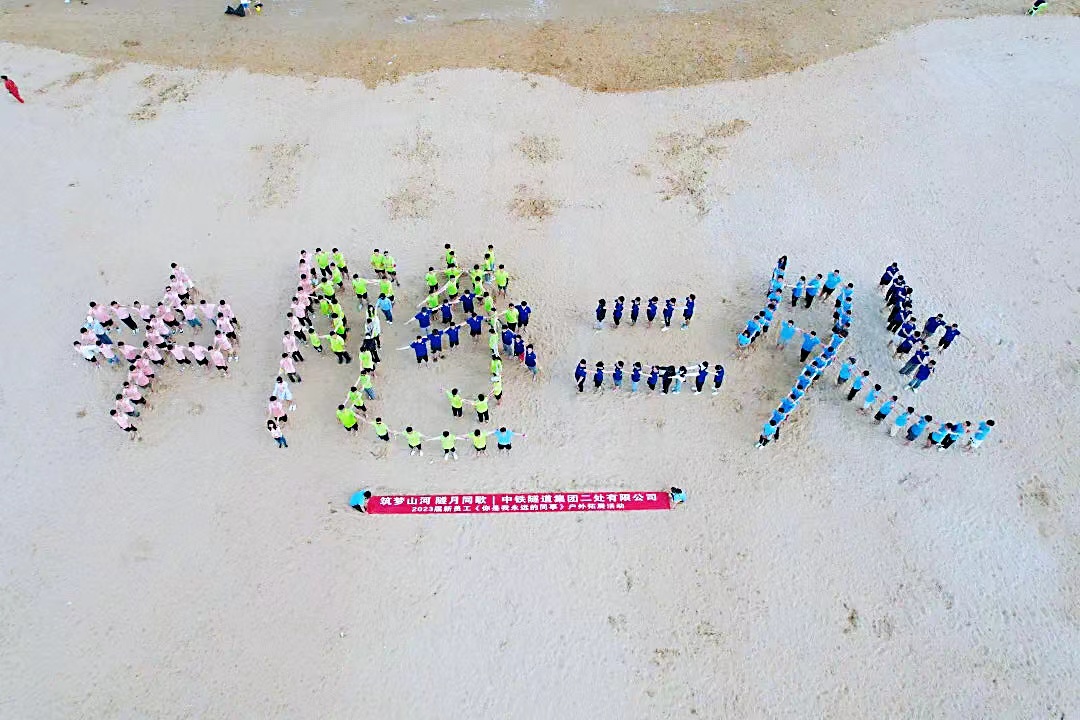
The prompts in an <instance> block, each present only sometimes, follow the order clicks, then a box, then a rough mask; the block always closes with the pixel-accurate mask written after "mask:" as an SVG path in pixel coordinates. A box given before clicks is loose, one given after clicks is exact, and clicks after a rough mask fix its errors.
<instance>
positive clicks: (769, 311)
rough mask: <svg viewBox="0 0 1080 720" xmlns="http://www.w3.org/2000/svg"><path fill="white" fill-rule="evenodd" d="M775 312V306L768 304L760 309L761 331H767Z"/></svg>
mask: <svg viewBox="0 0 1080 720" xmlns="http://www.w3.org/2000/svg"><path fill="white" fill-rule="evenodd" d="M775 314H776V308H775V307H774V306H773V305H772V304H770V305H769V306H768V307H766V308H765V309H764V310H762V311H761V332H762V333H767V332H769V326H770V325H772V320H773V316H774V315H775Z"/></svg>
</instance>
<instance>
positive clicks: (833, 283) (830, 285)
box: [821, 270, 844, 300]
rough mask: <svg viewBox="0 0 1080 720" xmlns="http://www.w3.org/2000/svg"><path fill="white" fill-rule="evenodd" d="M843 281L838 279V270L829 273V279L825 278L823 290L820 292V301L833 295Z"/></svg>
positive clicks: (840, 278)
mask: <svg viewBox="0 0 1080 720" xmlns="http://www.w3.org/2000/svg"><path fill="white" fill-rule="evenodd" d="M843 281H844V278H842V277H840V271H839V270H833V271H832V272H831V273H829V277H827V278H825V289H824V290H822V292H821V299H822V300H824V299H825V298H827V297H829V296H830V295H832V294H833V291H835V290H836V288H837V287H838V286H839V285H840V283H842V282H843Z"/></svg>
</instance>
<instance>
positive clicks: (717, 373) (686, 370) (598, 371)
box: [574, 358, 724, 395]
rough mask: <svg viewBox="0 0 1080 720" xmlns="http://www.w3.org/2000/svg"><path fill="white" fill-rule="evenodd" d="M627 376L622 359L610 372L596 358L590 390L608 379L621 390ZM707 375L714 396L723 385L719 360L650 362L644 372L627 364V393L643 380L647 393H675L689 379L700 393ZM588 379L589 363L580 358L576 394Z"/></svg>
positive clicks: (638, 386)
mask: <svg viewBox="0 0 1080 720" xmlns="http://www.w3.org/2000/svg"><path fill="white" fill-rule="evenodd" d="M626 375H627V373H626V363H625V362H624V361H622V360H618V361H616V362H615V364H614V365H613V366H612V370H611V372H610V373H608V370H607V367H606V365H605V364H604V362H603V361H602V360H601V361H597V363H596V364H595V365H594V366H593V371H592V381H593V389H594V390H595V391H598V390H602V389H603V388H604V386H605V385H607V382H608V379H609V378H610V381H611V388H612V389H613V390H621V389H622V388H623V386H624V385H623V383H624V381H625V380H626ZM710 375H711V377H712V394H713V395H716V394H717V393H719V392H720V387H721V386H722V385H723V384H724V366H723V365H721V364H720V363H716V364H715V365H710V363H709V362H708V361H706V360H703V361H701V362H699V363H697V364H695V365H680V366H678V367H676V366H674V365H650V366H649V371H648V374H646V373H645V370H644V365H643V364H642V363H640V362H635V363H634V364H633V365H632V366H631V367H630V373H629V376H630V378H629V379H630V383H629V384H630V392H632V393H636V392H637V391H638V390H639V388H640V387H641V383H642V380H644V382H645V387H647V388H648V389H649V391H650V392H655V391H656V389H657V387H659V388H660V392H661V393H662V394H664V395H667V394H669V393H670V394H673V395H677V394H678V393H680V392H682V386H683V384H684V383H690V382H692V383H693V384H694V394H695V395H700V394H701V393H702V392H704V391H705V388H706V386H707V385H708V384H709V377H710ZM588 378H589V364H588V362H587V361H586V360H585V358H582V359H581V361H580V362H578V365H577V367H576V368H574V384H575V385H576V386H577V391H578V392H579V393H580V392H585V382H586V380H588Z"/></svg>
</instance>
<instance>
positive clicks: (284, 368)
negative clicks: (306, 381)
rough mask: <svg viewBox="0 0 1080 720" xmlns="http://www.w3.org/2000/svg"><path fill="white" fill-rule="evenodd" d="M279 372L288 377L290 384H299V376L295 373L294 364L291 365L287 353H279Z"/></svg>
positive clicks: (291, 362) (290, 359)
mask: <svg viewBox="0 0 1080 720" xmlns="http://www.w3.org/2000/svg"><path fill="white" fill-rule="evenodd" d="M279 366H280V367H281V372H283V373H285V375H286V376H288V378H289V381H290V382H294V383H298V382H300V375H299V374H298V373H297V372H296V364H295V363H293V360H292V358H291V357H289V353H281V362H280V363H279Z"/></svg>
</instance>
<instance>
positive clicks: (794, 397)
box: [757, 320, 847, 448]
mask: <svg viewBox="0 0 1080 720" xmlns="http://www.w3.org/2000/svg"><path fill="white" fill-rule="evenodd" d="M788 323H789V324H790V325H791V326H792V327H794V321H791V320H789V321H788ZM846 336H847V330H842V331H840V332H839V333H837V332H834V333H833V336H832V338H831V339H830V341H829V344H828V345H827V346H826V347H825V348H824V349H822V351H821V353H820V354H818V355H817V356H816V357H815V358H814V359H813V360H811V361H810V362H808V363H806V360H807V359H808V358H809V357H810V354H811V353H812V352H813V351H814V350H815V349H816V348H817V347H818V346H819V345H820V344H821V341H820V340H817V335H816V333H813V332H810V333H807V332H806V331H805V330H804V331H803V337H804V341H803V347H802V349H801V350H800V355H799V359H800V362H804V363H806V364H805V365H804V366H803V369H802V372H801V373H799V376H798V377H797V378H795V384H794V385H792V386H791V391H790V392H789V393H788V394H787V395H786V396H785V397H784V398H782V399H781V400H780V404H779V405H778V406H777V407H776V408H775V409H774V410H773V411H772V414H771V415H770V416H769V419H768V420H766V421H765V424H764V425H763V426H762V428H761V435H760V436H759V437H758V442H757V447H758V448H762V447H765V446H766V445H768V444H769V443H770V442H772V441H774V440H777V441H778V440H780V426H781V425H783V424H784V421H785V420H787V419H788V418H789V417H791V414H792V413H793V412H795V410H796V409H798V407H799V403H800V402H801V401H802V399H803V397H804V396H805V395H806V393H807V392H808V391H809V390H810V388H811V387H812V386H813V384H814V382H816V381H817V380H818V378H820V377H821V376H822V373H824V372H825V370H826V369H827V368H828V367H829V366H830V365H832V363H833V361H834V360H836V353H837V351H839V349H840V347H841V346H842V345H843V344H844V341H845V339H846ZM807 338H809V339H812V340H815V341H816V342H814V343H813V344H812V345H811V346H810V348H809V349H807V345H806V339H807ZM777 347H781V348H782V347H784V346H783V345H782V344H780V343H777Z"/></svg>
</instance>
